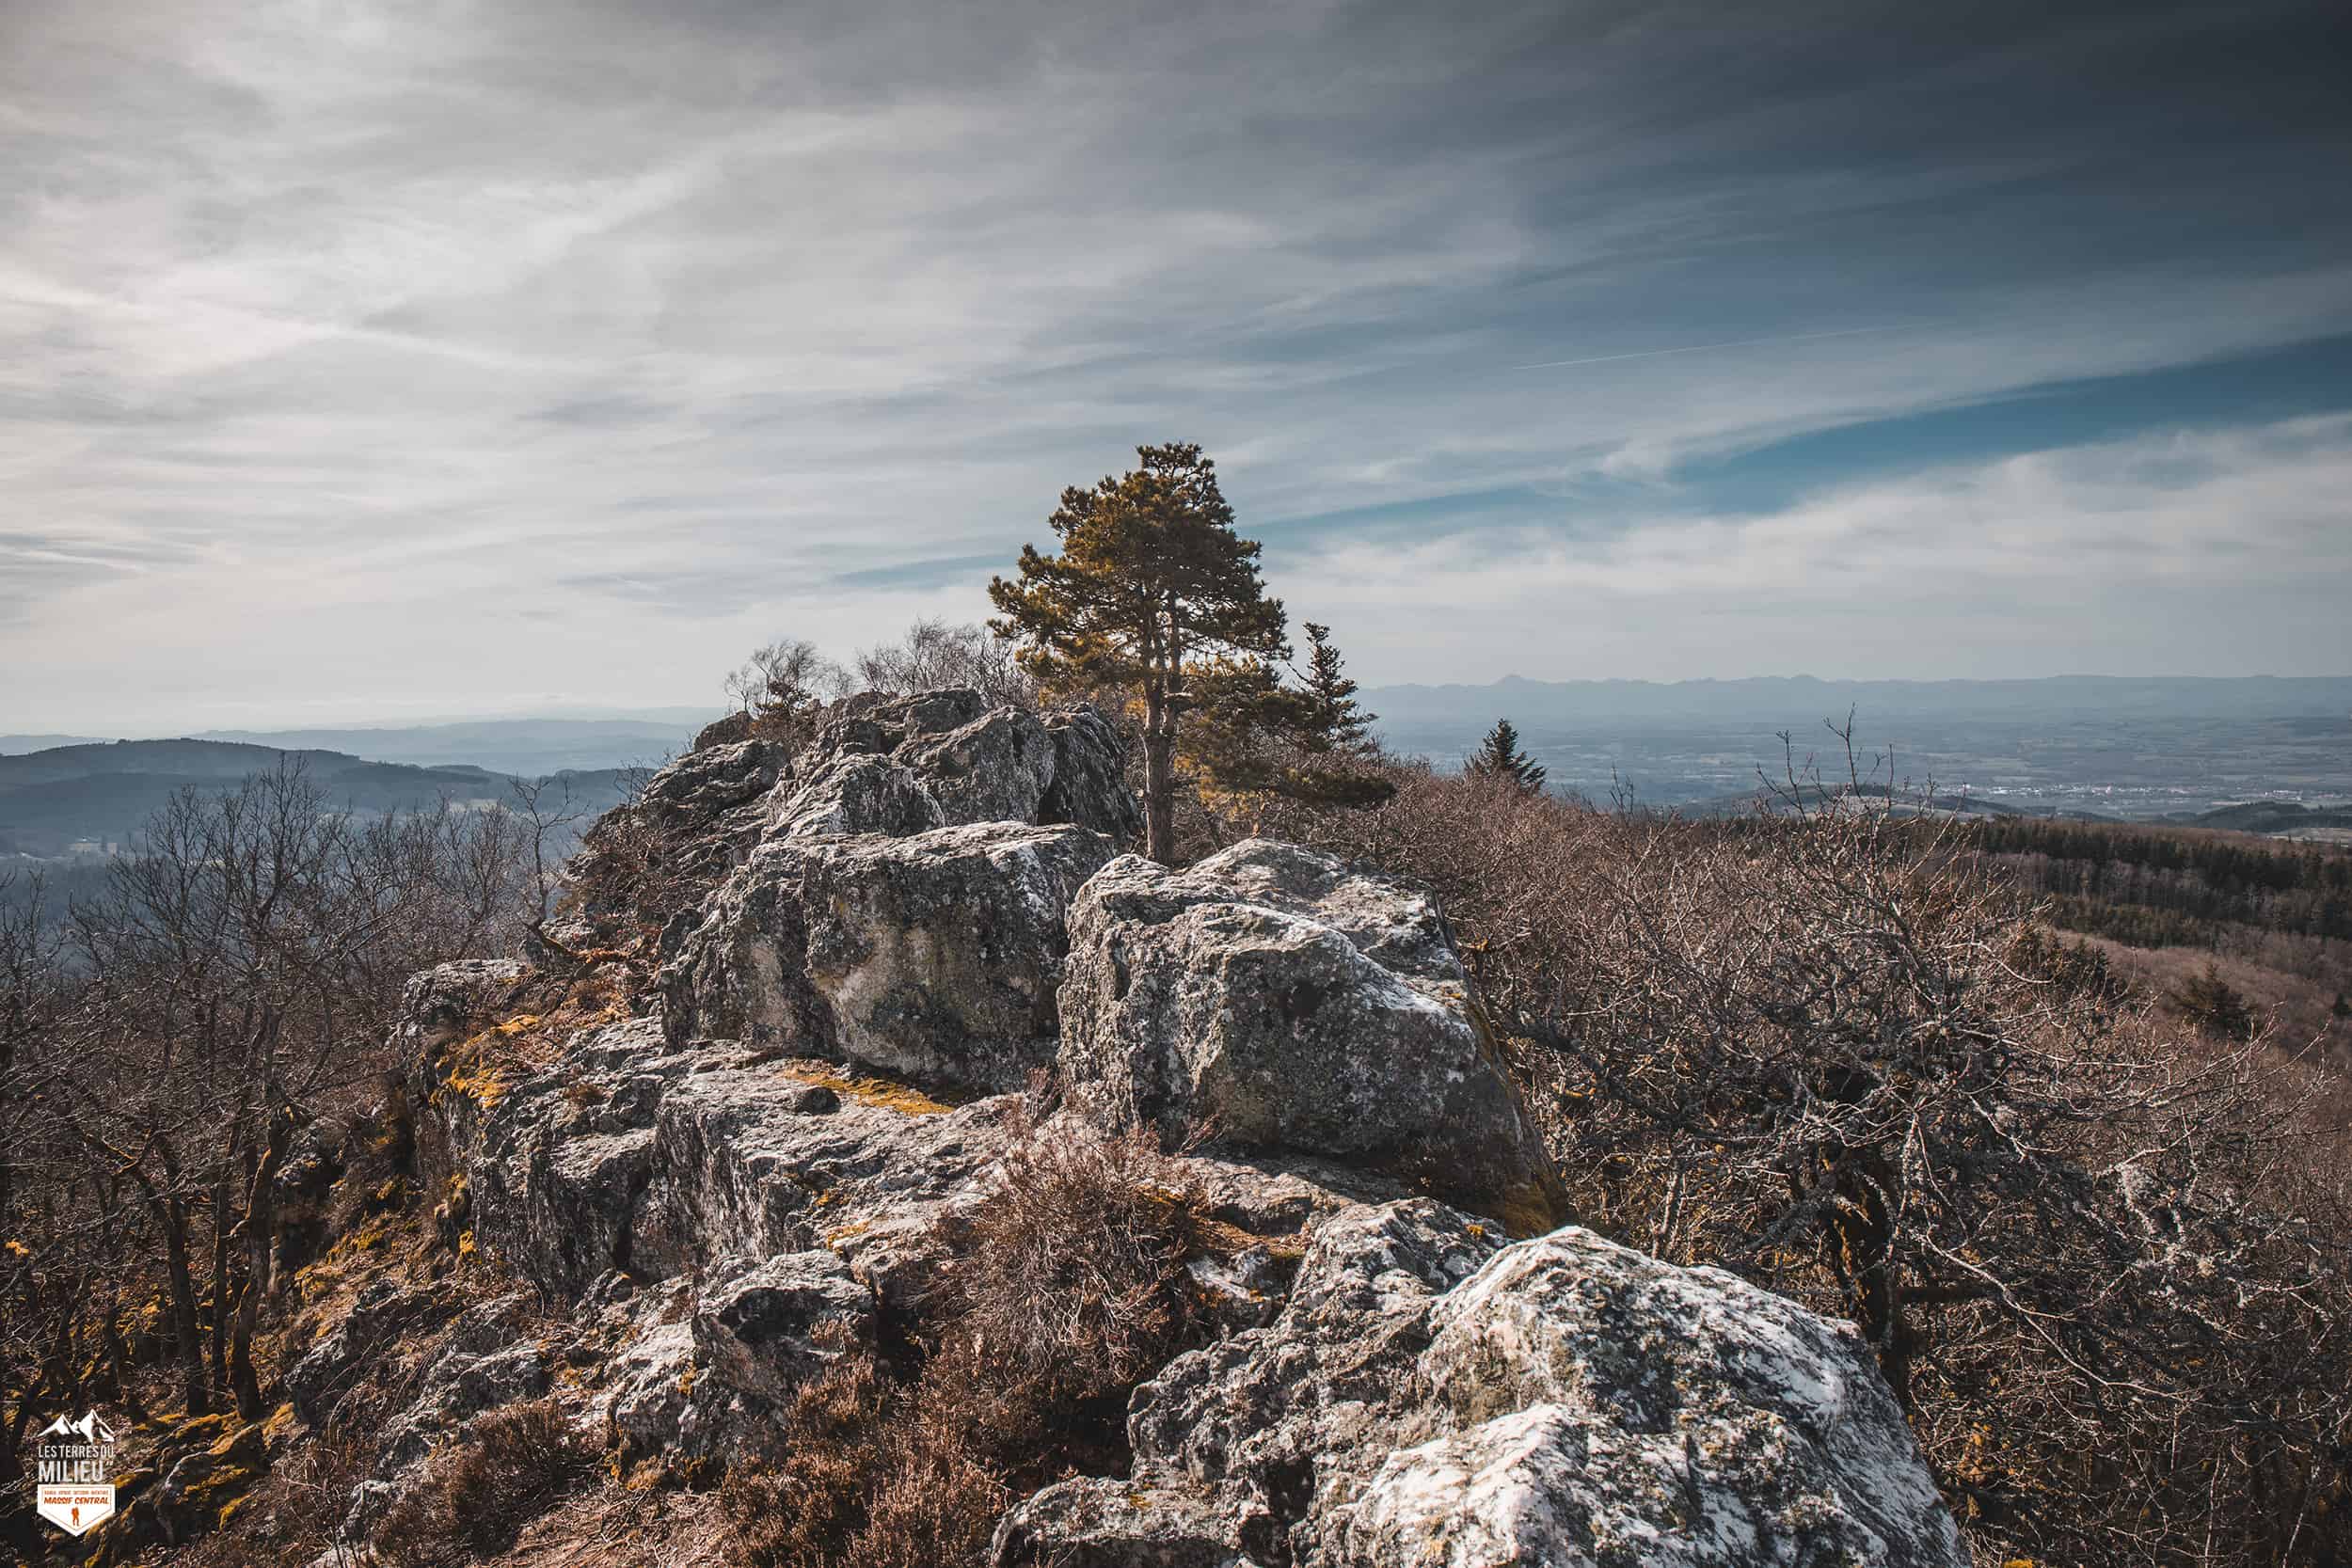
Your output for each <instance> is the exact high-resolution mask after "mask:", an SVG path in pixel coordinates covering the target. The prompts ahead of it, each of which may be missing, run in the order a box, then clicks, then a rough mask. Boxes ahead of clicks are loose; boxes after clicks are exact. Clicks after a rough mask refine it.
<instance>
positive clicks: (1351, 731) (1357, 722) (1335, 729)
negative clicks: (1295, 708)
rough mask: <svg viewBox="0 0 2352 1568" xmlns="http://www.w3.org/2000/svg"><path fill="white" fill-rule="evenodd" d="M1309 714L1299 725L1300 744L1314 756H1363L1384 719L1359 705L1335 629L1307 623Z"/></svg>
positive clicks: (1305, 688)
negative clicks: (1333, 634)
mask: <svg viewBox="0 0 2352 1568" xmlns="http://www.w3.org/2000/svg"><path fill="white" fill-rule="evenodd" d="M1303 692H1304V695H1305V696H1306V699H1307V710H1306V712H1305V713H1304V714H1303V715H1302V716H1301V722H1300V724H1299V731H1298V734H1299V740H1300V743H1301V744H1303V745H1304V746H1306V747H1307V749H1308V750H1310V751H1313V752H1358V753H1360V752H1366V751H1369V750H1370V749H1371V746H1372V723H1373V721H1374V720H1375V719H1377V718H1379V717H1380V716H1379V715H1378V714H1376V713H1367V712H1366V711H1364V709H1363V707H1362V705H1359V703H1358V702H1357V701H1356V683H1355V682H1354V681H1353V680H1351V679H1349V678H1348V676H1347V674H1346V672H1345V669H1344V661H1343V659H1342V658H1341V657H1340V650H1339V648H1338V646H1337V645H1336V644H1335V643H1333V642H1332V641H1331V628H1330V627H1329V626H1322V625H1319V624H1318V623H1316V622H1313V621H1310V622H1308V623H1307V674H1306V680H1305V683H1304V686H1303Z"/></svg>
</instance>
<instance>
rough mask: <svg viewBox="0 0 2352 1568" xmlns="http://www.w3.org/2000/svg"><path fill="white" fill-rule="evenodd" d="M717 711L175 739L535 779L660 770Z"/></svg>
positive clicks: (34, 743)
mask: <svg viewBox="0 0 2352 1568" xmlns="http://www.w3.org/2000/svg"><path fill="white" fill-rule="evenodd" d="M718 717H719V710H718V709H717V708H715V707H714V708H655V709H649V710H645V711H642V712H634V713H625V714H618V715H614V716H611V717H606V718H596V719H471V720H464V721H454V722H450V723H439V724H387V725H349V726H341V727H321V728H313V729H299V730H199V731H198V732H197V733H195V734H194V735H192V736H183V737H181V738H183V739H189V740H214V741H221V742H224V743H226V744H230V745H241V746H264V747H268V748H269V749H271V750H273V751H280V752H342V754H343V755H345V756H352V757H366V758H368V759H369V760H371V761H374V762H404V763H411V764H414V765H416V766H418V767H421V768H444V767H451V766H463V765H468V764H470V765H472V766H474V767H477V768H489V769H491V770H492V771H494V772H500V773H513V774H520V775H523V776H525V777H532V778H536V777H542V776H544V775H546V774H549V773H555V772H560V771H562V770H564V769H566V768H569V769H574V770H578V771H582V772H593V771H596V770H597V769H600V768H638V767H646V766H659V765H660V764H661V763H662V762H665V761H667V760H668V759H669V758H671V757H673V756H675V755H676V754H677V753H678V752H682V751H684V750H685V749H686V745H687V743H688V742H689V741H691V739H693V737H694V733H695V732H696V731H697V730H699V729H701V728H702V727H703V726H704V725H705V724H707V723H708V722H710V721H712V720H713V719H716V718H718ZM110 743H111V742H110V740H109V739H108V738H107V737H104V736H87V735H0V757H8V756H21V755H24V754H25V753H28V752H48V751H57V750H61V749H64V748H67V747H73V746H103V745H107V744H110Z"/></svg>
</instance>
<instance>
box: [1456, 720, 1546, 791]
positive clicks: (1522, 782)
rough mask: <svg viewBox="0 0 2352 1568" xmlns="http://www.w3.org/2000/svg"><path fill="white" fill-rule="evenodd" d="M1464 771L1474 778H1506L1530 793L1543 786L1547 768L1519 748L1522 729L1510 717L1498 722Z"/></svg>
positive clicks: (1487, 734) (1471, 755)
mask: <svg viewBox="0 0 2352 1568" xmlns="http://www.w3.org/2000/svg"><path fill="white" fill-rule="evenodd" d="M1462 770H1463V771H1464V772H1465V773H1467V774H1469V775H1470V777H1471V778H1474V779H1507V780H1509V781H1510V782H1511V783H1512V784H1516V785H1518V787H1519V788H1520V789H1522V790H1524V791H1526V792H1527V793H1528V794H1530V795H1534V794H1537V793H1539V792H1540V791H1541V790H1542V789H1543V787H1544V772H1545V770H1544V768H1541V767H1539V766H1538V765H1537V764H1536V762H1535V760H1534V758H1533V757H1531V756H1529V755H1528V754H1527V753H1526V752H1522V751H1520V750H1519V732H1518V729H1517V728H1516V727H1515V726H1514V725H1513V724H1512V722H1511V721H1509V720H1508V719H1498V720H1496V721H1495V727H1494V728H1493V729H1491V730H1488V731H1487V732H1486V739H1485V740H1484V741H1482V742H1480V744H1479V747H1478V750H1477V751H1476V752H1472V753H1471V754H1470V761H1469V762H1468V763H1467V764H1465V765H1464V766H1463V768H1462Z"/></svg>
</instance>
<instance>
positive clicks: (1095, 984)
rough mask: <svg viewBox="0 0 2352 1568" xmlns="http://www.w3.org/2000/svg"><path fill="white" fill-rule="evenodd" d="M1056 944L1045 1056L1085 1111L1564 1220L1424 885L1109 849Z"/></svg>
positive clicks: (1264, 849) (1490, 1207) (1533, 1221)
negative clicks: (1052, 1054) (1057, 1025)
mask: <svg viewBox="0 0 2352 1568" xmlns="http://www.w3.org/2000/svg"><path fill="white" fill-rule="evenodd" d="M1070 940H1071V953H1070V958H1069V960H1068V964H1067V966H1066V978H1065V979H1064V980H1063V982H1062V987H1061V993H1060V1014H1061V1028H1062V1041H1061V1050H1060V1053H1059V1059H1058V1064H1057V1065H1058V1069H1059V1074H1060V1079H1061V1083H1062V1085H1063V1089H1064V1092H1065V1093H1066V1094H1067V1095H1068V1097H1069V1099H1070V1101H1071V1102H1072V1103H1073V1105H1075V1106H1077V1107H1079V1108H1080V1109H1081V1110H1082V1111H1083V1112H1084V1113H1085V1114H1087V1115H1088V1116H1089V1117H1091V1118H1092V1119H1094V1120H1095V1121H1096V1122H1097V1123H1098V1124H1100V1125H1102V1126H1104V1127H1105V1128H1109V1129H1113V1130H1118V1129H1124V1128H1129V1127H1135V1126H1138V1125H1144V1126H1156V1127H1157V1128H1159V1129H1160V1130H1161V1131H1162V1132H1163V1134H1164V1135H1166V1136H1168V1137H1169V1138H1171V1139H1172V1138H1177V1137H1182V1136H1184V1135H1185V1134H1186V1133H1187V1132H1190V1131H1192V1130H1194V1129H1198V1128H1206V1129H1208V1130H1209V1131H1210V1132H1211V1134H1212V1135H1213V1136H1214V1137H1216V1138H1217V1139H1219V1140H1227V1141H1231V1142H1232V1143H1236V1144H1240V1145H1245V1146H1248V1145H1256V1146H1264V1147H1274V1148H1291V1149H1298V1150H1304V1151H1309V1152H1312V1153H1317V1154H1323V1155H1328V1156H1331V1157H1333V1158H1336V1159H1341V1160H1344V1161H1347V1162H1349V1163H1351V1164H1362V1165H1368V1166H1372V1167H1375V1168H1377V1169H1384V1170H1388V1171H1391V1172H1394V1173H1396V1174H1399V1175H1402V1176H1405V1177H1406V1178H1408V1179H1411V1180H1417V1181H1420V1182H1422V1183H1424V1184H1426V1185H1428V1186H1430V1187H1433V1188H1436V1189H1438V1190H1441V1191H1443V1192H1445V1193H1446V1194H1447V1195H1448V1196H1452V1197H1454V1198H1457V1199H1458V1200H1460V1201H1462V1202H1464V1203H1467V1204H1470V1205H1471V1206H1474V1207H1477V1208H1480V1209H1483V1210H1485V1211H1486V1212H1490V1213H1496V1214H1499V1215H1501V1216H1502V1217H1503V1218H1504V1219H1505V1220H1506V1221H1508V1222H1509V1223H1510V1224H1511V1225H1512V1226H1513V1227H1516V1228H1518V1229H1520V1230H1524V1231H1534V1230H1541V1229H1547V1228H1549V1227H1550V1226H1551V1225H1552V1224H1555V1223H1557V1220H1558V1218H1559V1187H1558V1182H1557V1179H1556V1177H1555V1176H1554V1174H1553V1172H1552V1169H1551V1165H1550V1161H1549V1157H1548V1156H1547V1154H1546V1153H1545V1151H1544V1148H1543V1142H1542V1139H1541V1137H1540V1136H1539V1135H1538V1133H1537V1132H1536V1131H1535V1128H1534V1123H1533V1122H1532V1121H1531V1120H1530V1119H1529V1117H1528V1116H1527V1114H1526V1112H1525V1110H1524V1108H1523V1107H1522V1106H1521V1104H1520V1101H1519V1098H1518V1091H1517V1090H1516V1089H1515V1088H1514V1087H1513V1086H1512V1084H1511V1081H1510V1078H1509V1076H1508V1075H1507V1074H1506V1073H1505V1071H1504V1070H1503V1069H1502V1064H1501V1062H1500V1061H1499V1060H1498V1059H1497V1056H1496V1053H1495V1050H1494V1046H1493V1043H1492V1041H1491V1039H1490V1038H1489V1037H1488V1034H1487V1031H1486V1024H1485V1022H1484V1021H1483V1019H1482V1018H1481V1017H1480V1015H1479V1013H1478V1011H1477V1009H1476V1008H1475V1006H1473V1005H1472V1002H1471V999H1470V995H1469V991H1468V988H1467V984H1466V981H1465V978H1464V975H1463V972H1462V969H1461V965H1460V962H1459V960H1458V959H1457V958H1455V956H1454V949H1453V946H1452V944H1451V942H1449V941H1448V940H1447V937H1446V934H1445V928H1444V926H1443V923H1442V922H1441V920H1440V919H1439V917H1438V911H1437V909H1436V906H1435V905H1434V904H1432V903H1431V902H1430V901H1429V899H1427V898H1426V897H1425V896H1423V895H1420V894H1417V893H1414V892H1412V891H1410V890H1408V889H1406V888H1404V887H1402V886H1400V885H1398V884H1396V883H1394V882H1391V881H1390V880H1388V879H1385V878H1381V877H1378V876H1375V875H1373V874H1371V873H1368V872H1364V871H1361V870H1358V869H1355V868H1352V867H1350V866H1349V865H1347V864H1346V863H1343V862H1341V861H1339V860H1336V859H1334V858H1332V857H1330V856H1328V855H1324V854H1319V853H1317V852H1315V851H1313V850H1309V849H1304V848H1300V847H1297V846H1295V845H1289V844H1278V843H1273V842H1270V841H1267V840H1263V839H1251V840H1248V841H1246V842H1244V843H1242V844H1238V845H1235V846H1234V847H1232V848H1230V849H1227V850H1225V851H1223V852H1222V853H1220V854H1217V855H1214V856H1212V857H1210V858H1209V859H1207V860H1205V861H1202V862H1200V863H1199V864H1197V865H1195V866H1193V867H1191V868H1190V869H1189V870H1185V871H1170V870H1168V868H1166V867H1164V866H1160V865H1156V864H1154V863H1152V862H1150V861H1147V860H1144V859H1142V858H1140V857H1138V856H1132V855H1131V856H1125V857H1122V858H1121V859H1120V860H1118V861H1115V862H1113V863H1111V864H1109V865H1107V866H1105V867H1104V869H1103V870H1102V871H1101V872H1100V873H1099V874H1097V875H1096V876H1095V878H1094V879H1092V880H1091V881H1089V883H1088V884H1087V885H1086V886H1085V888H1083V889H1082V890H1081V891H1080V893H1079V895H1078V898H1077V901H1076V903H1075V904H1074V905H1073V907H1072V910H1071V913H1070Z"/></svg>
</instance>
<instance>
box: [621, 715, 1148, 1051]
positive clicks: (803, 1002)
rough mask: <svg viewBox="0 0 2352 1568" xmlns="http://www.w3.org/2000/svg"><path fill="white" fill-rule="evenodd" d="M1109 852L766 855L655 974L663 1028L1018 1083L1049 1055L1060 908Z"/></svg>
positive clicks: (980, 830) (1080, 839) (1000, 842)
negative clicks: (665, 1019)
mask: <svg viewBox="0 0 2352 1568" xmlns="http://www.w3.org/2000/svg"><path fill="white" fill-rule="evenodd" d="M851 760H865V759H851ZM1111 855H1112V847H1111V842H1110V840H1109V839H1107V838H1105V837H1104V836H1103V835H1102V834H1100V833H1097V832H1089V830H1087V829H1084V828H1077V827H1070V826H1055V827H1031V826H1028V825H1025V824H1021V823H1012V822H993V821H992V822H983V823H977V824H974V825H971V826H965V827H952V828H938V829H933V830H931V831H930V832H920V833H916V834H914V835H913V836H911V837H906V838H887V837H883V836H882V835H880V834H876V833H866V834H860V835H857V836H853V837H820V838H813V839H801V838H791V837H787V838H786V839H784V840H783V841H781V842H778V843H773V844H769V845H766V846H764V847H762V848H761V849H760V850H759V852H758V853H756V854H755V855H754V856H753V857H752V859H751V861H750V863H747V864H746V865H745V866H744V867H743V868H742V869H741V870H740V871H739V872H738V873H737V874H736V875H735V876H734V877H733V878H731V879H729V880H728V882H727V884H726V885H725V886H724V887H723V888H722V889H721V890H720V891H719V892H718V893H717V894H716V895H713V896H712V898H711V900H710V901H709V902H708V903H707V904H706V905H705V906H704V909H703V913H702V920H701V924H700V925H699V926H698V927H696V928H695V930H694V932H693V934H692V935H691V936H690V937H688V938H687V939H686V941H685V942H683V943H682V944H681V946H680V948H679V951H678V954H677V956H676V957H675V958H674V959H673V960H672V961H671V962H670V963H669V964H668V965H667V966H665V968H664V969H663V971H662V979H661V983H662V986H663V993H664V996H665V999H666V1000H667V1002H668V1004H669V1017H670V1019H671V1021H672V1022H671V1025H670V1027H671V1033H672V1035H673V1037H676V1038H679V1039H684V1038H687V1037H691V1036H694V1035H712V1036H724V1037H730V1038H737V1039H742V1040H746V1041H749V1042H751V1043H752V1044H754V1045H757V1046H763V1047H766V1046H773V1047H778V1048H781V1049H784V1050H787V1051H791V1052H793V1053H798V1054H802V1055H811V1056H830V1057H834V1058H836V1059H838V1060H841V1061H846V1062H850V1063H855V1064H857V1065H859V1066H861V1067H865V1068H867V1069H874V1070H879V1071H884V1072H890V1073H894V1074H897V1075H899V1076H902V1077H909V1078H915V1079H921V1080H925V1081H928V1082H932V1083H939V1084H948V1085H959V1086H961V1087H966V1088H976V1089H994V1090H1004V1089H1010V1088H1015V1087H1018V1086H1019V1085H1021V1083H1022V1082H1023V1081H1024V1079H1025V1077H1026V1076H1027V1074H1028V1072H1029V1071H1030V1070H1031V1069H1035V1068H1041V1067H1045V1066H1048V1065H1050V1064H1051V1063H1052V1061H1053V1059H1054V1055H1055V1052H1056V1044H1057V1042H1056V1037H1055V1036H1056V1014H1055V1010H1054V997H1055V990H1056V988H1057V985H1058V984H1059V982H1060V979H1061V963H1062V954H1063V952H1064V950H1065V949H1066V947H1067V946H1068V942H1069V938H1068V935H1067V933H1066V932H1065V931H1064V929H1063V927H1062V911H1063V910H1064V909H1065V908H1067V907H1068V905H1069V903H1070V900H1071V899H1072V897H1073V896H1074V895H1076V893H1077V891H1078V888H1079V887H1080V885H1081V884H1083V883H1084V882H1085V881H1086V879H1088V878H1089V877H1090V876H1092V875H1093V874H1094V873H1095V872H1096V871H1097V870H1098V869H1100V868H1101V867H1102V866H1103V865H1104V863H1106V862H1107V861H1109V860H1110V858H1111Z"/></svg>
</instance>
